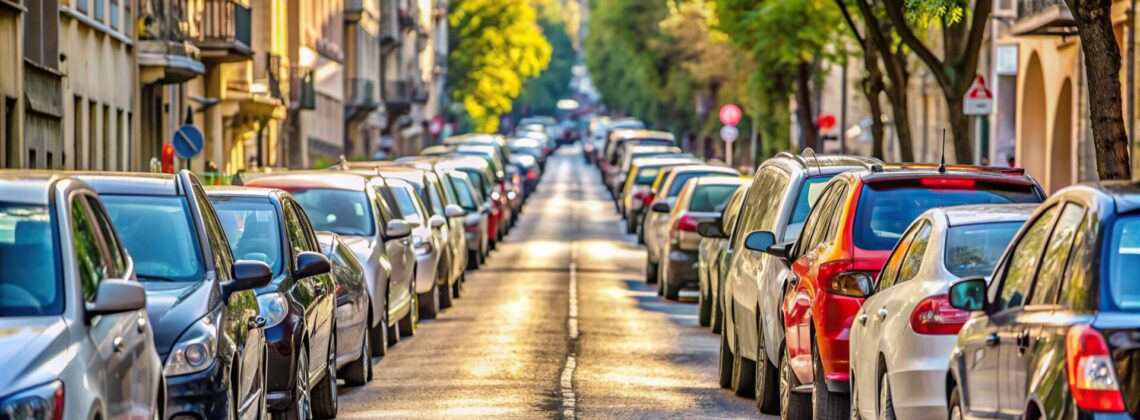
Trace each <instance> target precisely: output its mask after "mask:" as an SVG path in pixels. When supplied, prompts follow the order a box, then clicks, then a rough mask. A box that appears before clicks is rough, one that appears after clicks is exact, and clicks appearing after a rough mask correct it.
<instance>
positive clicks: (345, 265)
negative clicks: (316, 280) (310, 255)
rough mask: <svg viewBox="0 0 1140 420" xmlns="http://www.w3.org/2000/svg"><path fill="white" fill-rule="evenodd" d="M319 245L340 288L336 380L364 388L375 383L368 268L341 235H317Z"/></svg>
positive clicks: (337, 303)
mask: <svg viewBox="0 0 1140 420" xmlns="http://www.w3.org/2000/svg"><path fill="white" fill-rule="evenodd" d="M317 242H318V243H320V246H321V253H323V254H324V255H325V258H328V259H329V264H330V266H331V271H330V274H331V275H332V277H333V282H334V283H335V284H336V368H337V369H338V370H337V375H336V376H337V378H340V379H344V384H345V385H348V386H360V385H364V384H366V383H368V382H369V381H371V380H372V336H370V335H369V334H368V330H370V329H371V327H372V326H371V325H368V307H369V304H368V287H367V286H365V285H364V283H365V279H364V267H362V266H361V265H360V263H358V262H357V261H356V255H355V254H353V252H352V248H349V247H348V244H345V243H344V241H342V240H341V239H340V235H337V234H335V233H332V232H317Z"/></svg>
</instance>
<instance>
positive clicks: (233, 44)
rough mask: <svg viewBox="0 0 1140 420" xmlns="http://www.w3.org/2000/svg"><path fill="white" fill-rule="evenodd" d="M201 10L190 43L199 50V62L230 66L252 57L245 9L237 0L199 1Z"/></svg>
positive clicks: (242, 2)
mask: <svg viewBox="0 0 1140 420" xmlns="http://www.w3.org/2000/svg"><path fill="white" fill-rule="evenodd" d="M200 1H201V5H202V9H201V13H199V16H198V21H197V22H193V23H195V24H196V25H191V26H192V27H193V28H194V29H195V33H194V37H193V38H194V43H195V44H197V46H198V48H199V49H201V50H202V60H203V61H207V62H210V63H232V62H237V61H245V60H249V59H250V57H253V49H252V48H251V47H250V46H251V45H252V39H251V38H252V36H251V35H252V34H251V31H250V28H251V24H252V22H251V19H252V13H251V11H250V9H249V6H248V5H246V4H245V2H244V1H241V0H200Z"/></svg>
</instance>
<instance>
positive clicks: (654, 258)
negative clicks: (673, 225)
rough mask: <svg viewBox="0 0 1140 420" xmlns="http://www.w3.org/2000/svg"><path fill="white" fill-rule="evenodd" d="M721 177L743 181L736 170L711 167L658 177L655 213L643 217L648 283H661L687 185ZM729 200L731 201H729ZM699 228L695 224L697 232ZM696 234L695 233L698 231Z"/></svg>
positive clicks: (682, 168)
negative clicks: (672, 218)
mask: <svg viewBox="0 0 1140 420" xmlns="http://www.w3.org/2000/svg"><path fill="white" fill-rule="evenodd" d="M705 176H721V177H739V176H740V172H738V171H737V170H735V169H732V168H726V167H723V166H710V165H684V166H675V167H673V168H672V171H670V172H669V174H668V176H665V177H662V175H660V174H659V175H658V177H657V181H655V183H656V185H655V186H654V188H653V192H654V193H653V203H652V204H650V205H649V208H650V209H651V210H652V211H649V212H645V213H643V217H642V222H641V231H642V232H643V235H644V238H645V247H646V253H645V255H646V260H645V279H646V281H647V282H649V283H656V282H657V274H658V273H660V267H659V266H658V265H659V264H660V263H661V260H662V256H663V255H665V254H664V251H663V250H664V249H665V239H666V238H665V234H666V231H667V230H668V227H669V214H670V212H671V211H672V210H673V206H674V204H675V202H676V200H677V195H678V194H680V193H681V187H684V186H685V182H687V181H688V180H690V179H693V178H696V177H705ZM726 198H727V197H726ZM695 227H696V225H695V224H694V228H695ZM694 233H695V230H694Z"/></svg>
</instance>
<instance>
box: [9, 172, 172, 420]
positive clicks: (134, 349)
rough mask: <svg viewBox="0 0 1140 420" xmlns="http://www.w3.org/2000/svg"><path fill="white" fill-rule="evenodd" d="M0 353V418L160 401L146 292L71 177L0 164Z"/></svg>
mask: <svg viewBox="0 0 1140 420" xmlns="http://www.w3.org/2000/svg"><path fill="white" fill-rule="evenodd" d="M0 360H3V361H4V364H5V366H4V368H3V369H0V418H9V417H12V416H13V413H15V414H16V415H17V416H16V417H15V418H27V417H24V415H25V414H31V418H66V419H91V418H112V419H114V418H130V417H133V418H138V417H144V418H158V417H159V414H160V413H159V411H160V407H161V406H162V405H163V404H165V401H159V398H160V396H161V395H162V388H163V384H162V364H161V362H160V361H159V358H158V353H157V352H156V351H155V345H154V334H153V331H152V330H151V328H150V324H149V322H148V318H147V315H146V291H145V290H144V289H143V287H142V285H140V284H139V283H138V282H137V281H136V280H135V271H134V263H133V261H132V260H131V258H130V256H129V255H127V253H126V251H125V249H124V248H123V247H122V245H121V244H120V242H119V238H118V235H117V234H116V233H115V230H114V229H113V228H112V226H111V223H110V221H109V219H108V217H107V215H106V213H105V211H104V209H103V205H102V202H101V201H100V200H99V198H98V197H97V196H96V195H95V192H94V191H93V190H92V189H91V188H90V187H89V186H87V185H86V184H85V183H83V182H81V181H78V180H75V179H72V178H68V177H66V176H62V175H53V174H51V173H46V172H31V173H29V172H27V171H19V172H16V171H0ZM123 384H130V386H123ZM56 410H62V412H59V411H56Z"/></svg>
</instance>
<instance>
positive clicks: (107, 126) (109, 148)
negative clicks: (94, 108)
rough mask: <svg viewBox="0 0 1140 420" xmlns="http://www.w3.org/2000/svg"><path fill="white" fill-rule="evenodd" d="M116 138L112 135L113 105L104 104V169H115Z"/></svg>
mask: <svg viewBox="0 0 1140 420" xmlns="http://www.w3.org/2000/svg"><path fill="white" fill-rule="evenodd" d="M113 156H115V139H114V138H113V137H111V107H110V106H108V105H103V167H102V168H100V169H102V170H104V171H113V170H115V167H114V166H113V164H114V163H115V159H114V158H113Z"/></svg>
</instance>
